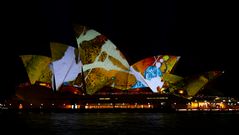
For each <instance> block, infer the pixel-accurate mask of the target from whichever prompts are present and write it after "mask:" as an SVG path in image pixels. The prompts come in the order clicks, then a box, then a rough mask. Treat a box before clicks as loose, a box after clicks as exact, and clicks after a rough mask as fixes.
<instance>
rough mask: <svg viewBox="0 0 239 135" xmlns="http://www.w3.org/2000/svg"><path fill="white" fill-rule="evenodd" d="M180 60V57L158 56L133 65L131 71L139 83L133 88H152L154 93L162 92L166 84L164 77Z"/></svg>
mask: <svg viewBox="0 0 239 135" xmlns="http://www.w3.org/2000/svg"><path fill="white" fill-rule="evenodd" d="M179 58H180V57H179V56H169V55H158V56H154V57H149V58H145V59H143V60H141V61H139V62H137V63H135V64H133V65H132V66H131V68H130V70H131V73H133V74H134V75H135V76H136V78H137V82H136V83H135V84H134V85H133V86H132V88H143V87H150V88H151V89H152V91H153V92H161V90H162V88H163V87H164V83H165V80H164V79H163V75H164V74H166V73H170V72H171V70H172V69H173V67H174V65H175V64H176V63H177V61H178V60H179Z"/></svg>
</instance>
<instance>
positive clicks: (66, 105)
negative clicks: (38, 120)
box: [11, 25, 222, 110]
mask: <svg viewBox="0 0 239 135" xmlns="http://www.w3.org/2000/svg"><path fill="white" fill-rule="evenodd" d="M74 30H75V35H76V41H77V45H78V47H73V46H71V45H66V44H62V43H57V42H51V43H50V46H49V47H50V50H51V57H48V56H42V55H34V54H32V55H21V56H19V57H20V58H21V60H22V62H23V64H24V67H25V70H26V72H27V74H28V78H29V81H27V82H25V83H22V84H20V85H19V86H17V88H16V98H17V100H15V102H16V103H11V104H12V106H14V104H16V106H17V108H20V109H24V108H38V109H39V108H40V109H43V108H46V109H57V108H58V109H59V108H60V109H79V110H80V109H83V110H86V109H88V110H89V109H117V108H118V109H122V108H123V109H139V108H145V109H152V108H154V109H155V108H160V109H162V108H170V109H172V108H175V107H176V106H177V107H179V108H180V107H181V108H185V106H187V105H188V104H187V103H188V101H189V100H190V99H192V98H193V97H194V96H195V95H197V94H198V93H199V92H200V91H201V90H202V89H203V88H204V86H205V85H207V83H209V82H210V81H211V80H213V79H214V78H216V77H218V76H220V75H221V74H222V72H221V71H209V72H206V73H202V74H198V75H195V76H190V77H181V76H178V75H175V74H173V71H174V67H175V65H176V64H177V62H178V61H179V59H180V56H172V55H157V56H151V57H147V58H145V59H142V60H140V61H138V62H136V63H134V64H132V65H130V64H129V63H128V61H127V60H126V58H125V57H124V54H123V52H121V51H120V50H119V49H120V48H119V49H118V48H117V47H116V46H115V45H114V44H113V43H112V42H111V41H110V40H109V39H107V37H105V36H104V35H102V34H100V33H99V32H97V31H95V30H93V29H89V28H87V27H85V26H81V25H77V26H75V28H74ZM159 53H160V52H159ZM185 70H187V69H185Z"/></svg>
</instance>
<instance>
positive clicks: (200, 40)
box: [15, 0, 239, 95]
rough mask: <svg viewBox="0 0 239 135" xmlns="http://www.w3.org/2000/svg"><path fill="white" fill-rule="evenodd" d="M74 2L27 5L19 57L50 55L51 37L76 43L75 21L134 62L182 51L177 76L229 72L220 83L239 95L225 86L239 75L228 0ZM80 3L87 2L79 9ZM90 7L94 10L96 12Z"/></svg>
mask: <svg viewBox="0 0 239 135" xmlns="http://www.w3.org/2000/svg"><path fill="white" fill-rule="evenodd" d="M71 2H72V1H71ZM71 2H66V1H64V0H62V1H57V2H56V1H55V2H47V1H43V2H39V3H40V4H39V3H33V2H32V7H30V6H26V5H25V6H23V7H22V8H25V10H26V11H25V10H24V11H20V13H16V14H17V15H21V16H22V17H21V18H22V19H21V20H18V21H17V22H18V24H19V25H18V26H15V27H17V30H19V31H24V32H26V33H21V34H22V35H21V36H20V37H19V39H20V40H18V41H19V42H18V43H19V46H17V47H15V55H16V56H18V55H20V54H24V53H32V54H37V53H39V54H42V55H47V54H48V53H49V52H50V51H49V52H48V50H47V48H48V45H49V41H59V42H63V43H67V44H70V45H73V46H74V44H75V41H74V34H73V29H72V27H71V23H72V22H76V23H82V24H83V25H86V26H88V27H90V28H92V29H96V30H97V31H99V32H101V33H102V34H104V35H105V36H106V37H108V38H109V39H110V40H111V41H112V42H113V43H114V44H115V45H116V46H117V47H118V48H119V49H120V50H121V52H123V53H124V55H125V56H126V58H127V60H128V61H129V63H130V64H133V63H135V62H137V61H139V60H141V59H143V58H146V57H150V56H154V55H163V54H168V55H178V56H181V59H180V61H179V63H178V64H177V65H176V68H175V74H179V75H182V76H186V75H192V74H196V73H202V72H207V71H210V70H224V71H225V74H224V75H223V76H222V77H220V78H221V79H218V80H219V83H217V86H216V87H220V89H222V88H223V89H224V92H226V93H227V94H236V95H239V94H238V92H236V91H234V90H230V91H227V90H225V89H226V88H227V86H229V88H227V89H233V88H234V86H231V85H230V83H233V82H235V80H234V78H236V77H235V76H236V75H235V76H234V70H233V67H232V64H231V63H232V62H234V60H235V54H236V53H235V49H234V46H233V45H232V44H231V41H230V38H232V37H230V33H229V32H230V30H229V29H230V27H231V26H229V25H230V24H231V23H230V21H231V19H230V17H231V16H227V13H229V11H226V9H227V8H224V9H223V8H222V9H221V8H220V6H223V3H207V4H206V3H203V2H202V3H196V2H194V3H192V2H191V3H187V4H185V3H179V2H176V1H174V0H171V1H167V2H164V1H160V2H159V3H160V4H161V5H160V4H157V3H156V2H152V3H149V2H145V1H144V2H140V3H139V4H138V5H137V6H136V5H132V4H129V3H126V2H110V1H104V2H102V3H101V2H96V4H91V2H92V3H93V1H88V2H84V4H82V2H75V1H74V2H75V3H74V2H72V3H71ZM80 4H82V5H87V6H79V7H81V8H78V6H77V5H80ZM204 4H206V5H204ZM89 5H90V6H89ZM214 5H215V6H214ZM218 6H219V7H218ZM225 6H227V5H225ZM36 7H37V8H36ZM82 7H83V8H82ZM27 9H28V10H29V11H32V12H31V13H33V14H34V13H35V16H32V15H31V13H29V11H28V10H27ZM62 9H66V10H62ZM90 9H94V10H93V13H92V11H90ZM87 11H90V12H87ZM94 11H98V12H94ZM80 13H82V14H80ZM36 26H38V27H36ZM32 44H35V45H34V46H32ZM215 45H217V46H218V47H215ZM131 46H132V47H131ZM135 46H139V47H135ZM222 46H225V48H223V47H222ZM229 52H232V53H230V54H229ZM233 52H234V53H233ZM227 54H229V56H230V57H227V56H228V55H227ZM17 65H18V64H17ZM185 70H186V71H185Z"/></svg>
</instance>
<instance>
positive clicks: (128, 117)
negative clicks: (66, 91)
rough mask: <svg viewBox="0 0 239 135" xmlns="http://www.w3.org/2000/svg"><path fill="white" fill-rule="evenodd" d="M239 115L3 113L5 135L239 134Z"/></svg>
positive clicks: (194, 113)
mask: <svg viewBox="0 0 239 135" xmlns="http://www.w3.org/2000/svg"><path fill="white" fill-rule="evenodd" d="M238 122H239V112H169V113H163V112H158V113H133V112H131V113H129V112H128V113H124V112H120V113H53V112H52V113H51V112H11V113H10V112H0V125H1V127H0V130H1V131H0V132H1V134H2V135H3V134H16V133H17V134H22V135H99V134H114V135H126V134H130V135H132V134H140V135H156V134H157V135H173V134H175V135H176V134H177V135H179V134H180V135H181V134H184V135H185V134H188V135H189V134H190V135H192V134H210V133H212V134H235V133H236V134H238Z"/></svg>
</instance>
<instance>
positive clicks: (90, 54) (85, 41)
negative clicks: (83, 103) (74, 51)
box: [75, 26, 135, 94]
mask: <svg viewBox="0 0 239 135" xmlns="http://www.w3.org/2000/svg"><path fill="white" fill-rule="evenodd" d="M75 31H76V34H77V39H76V40H77V44H78V47H79V52H80V57H81V60H82V64H83V72H84V77H85V78H84V80H85V83H86V92H87V93H88V94H93V93H95V92H96V91H98V90H99V89H101V88H103V87H104V86H113V87H116V88H120V89H127V85H128V82H129V81H128V80H132V81H134V80H135V78H134V76H133V75H130V74H129V64H128V62H127V60H126V59H125V57H124V56H123V54H122V53H121V52H120V51H119V50H118V48H117V47H116V46H115V45H114V44H113V43H112V42H111V41H110V40H108V39H107V38H106V37H105V36H104V35H102V34H100V33H99V32H97V31H95V30H93V29H88V28H86V27H84V26H76V27H75ZM80 80H81V79H78V81H80ZM123 80H124V81H123ZM128 88H129V87H128Z"/></svg>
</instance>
